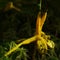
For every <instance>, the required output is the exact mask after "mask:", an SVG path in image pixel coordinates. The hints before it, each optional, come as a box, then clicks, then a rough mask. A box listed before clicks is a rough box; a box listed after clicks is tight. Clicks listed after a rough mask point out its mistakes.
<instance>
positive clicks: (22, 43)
mask: <svg viewBox="0 0 60 60" xmlns="http://www.w3.org/2000/svg"><path fill="white" fill-rule="evenodd" d="M35 40H36V36H33V37H31V38H29V39H26V40H24V41H23V42H21V43H19V44H18V45H16V47H14V48H13V49H11V50H10V51H8V52H7V53H6V54H5V55H4V56H8V55H10V54H11V53H12V52H14V51H15V50H16V49H18V48H19V47H20V46H22V45H24V44H29V43H31V42H33V41H35Z"/></svg>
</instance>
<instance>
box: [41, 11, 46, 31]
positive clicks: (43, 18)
mask: <svg viewBox="0 0 60 60" xmlns="http://www.w3.org/2000/svg"><path fill="white" fill-rule="evenodd" d="M46 17H47V12H45V14H44V15H43V16H42V18H41V30H42V27H43V25H44V22H45V20H46Z"/></svg>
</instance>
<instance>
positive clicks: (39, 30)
mask: <svg viewBox="0 0 60 60" xmlns="http://www.w3.org/2000/svg"><path fill="white" fill-rule="evenodd" d="M36 35H38V36H39V37H40V35H41V17H40V13H39V14H38V16H37V21H36Z"/></svg>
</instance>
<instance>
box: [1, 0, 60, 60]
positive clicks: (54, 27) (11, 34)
mask: <svg viewBox="0 0 60 60" xmlns="http://www.w3.org/2000/svg"><path fill="white" fill-rule="evenodd" d="M11 1H12V2H13V4H14V6H15V7H17V8H19V9H21V11H17V10H15V9H9V10H7V11H4V9H5V8H6V5H7V4H8V3H9V2H11ZM59 2H60V0H42V6H41V7H42V8H41V10H40V6H39V5H40V0H0V60H29V59H30V60H31V57H32V51H33V48H34V47H33V46H34V44H33V43H31V44H29V45H28V46H23V47H21V48H19V49H18V50H17V51H16V52H14V53H12V54H11V55H10V56H8V57H4V54H5V53H6V52H7V51H8V50H10V48H13V46H15V45H16V44H17V43H19V42H20V41H22V40H24V39H25V38H29V37H31V36H33V35H34V34H35V25H36V18H37V14H38V12H39V11H41V12H42V15H43V13H44V12H45V11H47V12H48V15H47V19H46V21H45V24H44V26H43V31H44V32H46V34H50V35H51V39H52V40H53V41H54V42H55V44H56V46H55V49H50V50H49V51H48V52H47V53H46V54H43V55H40V54H39V53H38V52H37V53H36V60H59V59H60V8H59V6H60V3H59ZM25 48H26V49H25ZM27 51H28V52H27ZM30 51H31V52H30Z"/></svg>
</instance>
